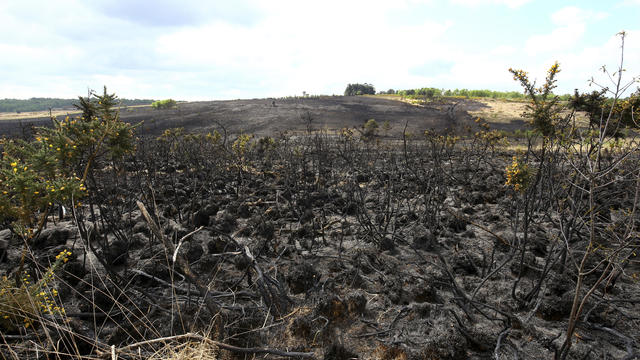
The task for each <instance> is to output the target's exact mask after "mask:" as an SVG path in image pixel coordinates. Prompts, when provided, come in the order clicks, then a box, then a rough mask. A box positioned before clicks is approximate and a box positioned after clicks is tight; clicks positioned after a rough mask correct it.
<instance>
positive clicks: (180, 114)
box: [0, 96, 524, 137]
mask: <svg viewBox="0 0 640 360" xmlns="http://www.w3.org/2000/svg"><path fill="white" fill-rule="evenodd" d="M274 102H275V106H274ZM456 104H457V105H456ZM453 105H455V107H454V106H453ZM523 106H524V105H523V103H517V102H504V101H503V102H501V101H492V102H483V101H482V100H473V99H449V100H446V99H445V100H442V101H437V102H432V103H429V104H427V105H426V106H416V105H411V104H408V103H405V102H401V101H397V100H396V99H395V98H385V97H384V96H376V97H363V96H352V97H344V96H322V97H306V98H304V97H302V98H283V99H253V100H231V101H209V102H191V103H181V104H179V105H178V107H177V108H175V109H168V110H154V109H152V108H150V107H148V106H130V107H124V108H122V109H121V110H120V116H121V118H122V119H123V120H124V121H127V122H130V123H140V122H143V125H142V126H141V129H140V130H139V132H140V133H141V134H148V135H159V134H161V133H162V131H164V130H165V129H168V128H174V127H183V128H185V130H186V131H187V132H203V133H206V132H208V131H213V130H214V129H218V130H219V126H220V125H222V126H224V127H225V128H226V129H227V131H229V133H232V134H239V133H243V132H244V133H250V134H255V135H260V136H264V135H275V134H278V133H281V132H283V131H289V132H291V131H293V132H306V130H307V127H306V120H303V119H302V117H303V116H306V115H307V114H308V115H310V116H311V119H312V122H311V126H312V127H313V128H314V129H316V130H323V129H328V130H333V131H335V130H339V129H341V128H343V127H349V128H352V127H357V128H360V127H362V125H363V124H364V123H365V122H366V121H367V120H369V119H375V120H376V121H377V122H378V124H380V125H382V124H383V123H384V122H385V121H388V122H389V124H390V125H391V129H390V130H389V131H388V132H387V133H385V134H381V135H390V136H394V137H398V136H400V135H401V134H402V132H403V130H404V125H405V123H407V125H408V128H407V130H408V131H410V132H412V133H414V134H419V133H422V132H423V131H424V130H425V129H437V130H443V129H446V128H454V127H459V128H462V127H463V126H464V125H471V124H473V120H474V119H475V117H477V116H478V115H483V114H484V113H489V112H498V113H499V114H502V113H503V112H504V111H505V109H506V111H508V112H509V115H508V117H505V116H503V115H499V116H493V115H492V116H487V117H485V118H486V120H487V121H488V123H489V124H490V125H491V126H492V128H495V129H503V130H512V129H517V128H523V125H524V120H523V119H522V118H521V117H517V116H516V115H515V114H516V113H520V109H521V108H522V107H523ZM452 108H453V113H452V114H450V112H451V110H452ZM67 114H74V113H73V112H69V113H67V112H65V111H58V112H56V113H55V114H54V115H56V116H57V117H58V118H63V117H64V116H66V115H67ZM17 116H19V117H20V118H19V119H18V118H16V117H17ZM454 120H455V124H454ZM49 123H50V120H49V114H48V112H42V113H35V114H25V113H23V114H15V113H0V133H2V134H7V135H11V136H19V135H20V134H21V133H22V132H23V129H24V131H28V128H29V127H30V126H31V125H37V126H42V125H47V124H49Z"/></svg>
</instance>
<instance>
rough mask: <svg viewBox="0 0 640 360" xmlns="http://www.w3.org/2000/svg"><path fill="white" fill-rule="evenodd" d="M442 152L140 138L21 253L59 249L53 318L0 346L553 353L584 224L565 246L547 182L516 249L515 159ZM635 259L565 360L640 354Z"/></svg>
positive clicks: (14, 254) (13, 252)
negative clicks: (508, 172) (191, 336)
mask: <svg viewBox="0 0 640 360" xmlns="http://www.w3.org/2000/svg"><path fill="white" fill-rule="evenodd" d="M364 101H366V100H364ZM438 141H439V140H438V138H437V137H436V138H433V139H432V140H428V141H427V140H411V141H410V142H409V143H408V146H407V148H406V149H403V148H397V147H395V146H388V145H387V144H385V143H379V144H375V142H363V141H360V140H358V139H345V138H339V137H332V136H326V135H318V136H312V137H309V138H307V137H294V138H290V137H289V138H288V137H282V138H279V140H278V141H277V143H276V146H274V147H265V146H264V144H263V145H260V144H257V145H256V146H255V147H252V148H251V150H250V151H249V152H248V153H246V154H244V155H243V156H242V157H236V156H234V155H233V154H232V152H230V151H229V149H223V148H220V147H219V146H218V145H215V144H211V143H207V142H202V141H201V139H200V140H199V139H196V138H193V137H192V138H189V139H187V138H185V139H184V140H182V141H179V142H174V143H168V142H164V141H156V140H155V139H142V140H141V142H140V144H139V146H138V149H137V153H136V155H135V156H134V157H132V158H130V159H128V160H126V161H125V162H124V163H123V164H121V165H118V166H116V167H115V168H114V167H113V166H108V167H103V168H102V169H101V170H99V171H96V172H95V174H94V176H92V177H90V178H91V179H92V180H91V181H90V182H89V183H88V184H87V185H88V187H89V188H90V193H91V194H92V196H91V197H90V198H86V199H83V203H84V205H83V206H82V207H81V208H79V209H78V214H77V219H73V218H70V217H67V218H65V219H63V220H62V221H57V220H55V219H54V218H53V217H52V218H51V219H50V220H49V224H48V226H47V227H46V229H45V231H44V232H43V233H42V234H40V235H39V236H38V237H37V238H36V239H35V240H34V241H33V242H32V244H31V247H30V253H29V256H28V257H27V261H26V264H25V266H24V268H25V269H27V270H28V271H29V272H30V273H31V274H32V277H33V278H38V277H39V276H41V274H42V272H43V270H44V269H45V268H46V265H47V264H48V263H49V262H50V261H53V260H54V257H55V255H56V254H58V253H59V252H60V251H61V250H62V249H71V250H72V251H73V256H72V259H71V261H69V262H68V263H67V264H66V265H65V266H64V268H63V271H61V272H59V273H58V274H57V280H56V285H55V286H56V288H57V289H58V290H59V293H60V295H59V300H58V301H59V303H60V305H62V306H64V308H65V309H66V315H65V316H60V315H54V316H48V317H45V320H46V321H41V322H40V323H36V324H35V329H34V330H31V329H24V328H21V327H18V328H17V329H14V331H12V332H5V333H4V334H3V335H2V336H4V337H5V338H4V340H3V341H2V343H4V344H2V343H0V351H1V353H2V354H3V356H4V357H6V358H12V359H15V358H20V359H27V358H33V359H35V358H47V357H46V355H44V354H46V351H45V350H47V351H53V350H55V351H58V352H70V353H72V354H79V355H82V356H87V357H88V356H96V355H102V356H103V357H104V356H110V346H111V345H113V346H114V351H117V352H118V354H119V356H121V357H123V358H135V359H140V358H149V357H150V356H151V354H153V353H155V352H157V351H159V350H160V348H161V345H162V344H164V343H169V344H173V345H174V346H175V345H176V343H174V342H171V341H170V340H166V341H163V342H158V343H154V342H148V341H149V340H154V339H157V338H163V337H167V336H174V335H177V334H184V333H189V332H197V333H200V334H205V335H206V336H208V337H209V338H212V339H216V340H218V341H221V342H223V343H225V344H229V345H233V346H236V347H241V348H244V349H247V348H250V349H254V350H255V349H256V348H260V349H264V348H267V349H271V350H274V349H277V350H281V351H288V352H297V353H304V354H306V356H312V357H313V358H316V359H345V360H346V359H353V358H359V359H387V360H388V359H496V358H497V359H514V358H519V359H542V358H544V359H550V358H553V357H554V354H555V353H556V351H557V350H558V349H559V348H560V347H561V345H562V342H563V340H564V338H565V333H566V328H567V321H568V318H569V313H570V310H571V304H572V299H573V293H574V291H575V288H576V268H575V266H574V263H575V261H577V259H576V258H575V257H580V256H582V255H580V254H581V253H580V251H581V250H583V249H585V248H586V240H585V237H587V235H586V234H585V233H584V227H578V228H577V229H576V233H575V236H574V237H573V238H572V239H571V240H568V241H569V242H568V243H567V244H568V245H567V244H565V243H564V242H563V241H562V240H561V238H560V234H559V231H558V225H557V223H556V222H555V221H557V220H558V219H559V217H558V216H559V212H558V211H559V210H556V209H554V208H553V207H552V206H551V205H550V204H553V201H552V202H548V201H547V200H552V198H549V197H548V195H549V194H551V193H553V192H552V191H543V192H541V194H542V195H540V196H541V198H540V202H539V203H534V204H537V205H535V206H534V205H532V206H533V208H532V209H531V213H530V214H529V216H530V218H529V220H530V224H529V226H528V228H527V231H526V234H527V237H524V238H523V236H524V235H523V232H522V231H523V229H522V224H521V222H517V221H514V219H517V218H520V219H521V218H522V216H523V212H522V211H523V210H522V207H520V206H521V204H522V201H523V197H522V196H521V194H519V193H516V192H514V191H513V190H510V189H509V188H507V187H505V185H504V184H505V176H504V167H505V165H506V164H507V163H508V162H510V160H511V159H510V156H511V154H507V153H501V152H499V151H495V149H494V148H493V147H491V146H489V145H487V144H484V145H483V144H481V143H477V142H474V143H465V144H463V146H461V147H448V146H443V144H442V143H438ZM405 150H406V151H405ZM629 173H631V172H629ZM565 177H566V176H564V175H562V174H558V177H557V178H556V179H555V180H554V181H556V182H555V183H553V182H551V183H548V186H552V189H555V190H554V191H562V186H560V185H558V186H557V187H553V186H555V185H554V184H560V182H561V181H562V179H563V178H565ZM631 183H633V180H632V181H631ZM628 185H629V184H626V185H625V184H621V185H619V188H617V191H616V192H615V193H614V194H615V196H608V199H609V201H615V204H616V207H617V208H619V209H625V208H628V207H629V206H630V205H629V199H630V198H633V196H632V193H633V191H634V186H628ZM630 194H631V195H630ZM545 199H547V200H545ZM137 201H141V202H142V203H143V204H144V206H145V207H146V208H147V209H148V210H149V212H150V213H151V217H152V218H153V222H157V223H158V226H159V228H160V229H159V231H158V233H156V232H154V231H152V230H151V226H150V223H149V222H148V221H147V220H146V219H145V217H144V216H143V214H142V213H141V210H140V208H139V206H138V205H137ZM574 201H575V203H576V204H580V203H581V201H583V200H581V198H580V197H576V198H574ZM611 204H614V203H611ZM611 211H613V210H611ZM613 214H614V213H613V212H612V213H610V214H609V213H607V215H606V216H610V217H611V218H613ZM565 215H566V214H565ZM76 220H77V221H76ZM603 228H604V227H603ZM194 231H195V233H194ZM603 231H605V230H603ZM606 231H609V230H606ZM0 236H1V238H0V244H2V243H4V244H5V246H4V247H5V248H6V249H5V255H6V256H3V261H2V262H1V263H0V272H2V274H6V275H8V276H13V275H14V274H15V272H16V271H18V269H20V261H21V260H20V259H21V254H22V243H21V241H20V240H18V239H16V238H15V237H12V236H11V234H10V233H9V232H8V230H3V231H2V232H0ZM523 239H528V240H523ZM165 241H169V242H170V243H171V244H173V245H171V246H169V245H166V243H164V242H165ZM603 241H605V243H604V244H609V245H611V246H613V243H607V242H606V241H609V240H603ZM565 246H569V247H570V249H571V252H570V254H569V256H566V257H563V255H562V254H563V252H562V250H563V249H564V247H565ZM172 247H178V250H177V251H176V250H174V249H172ZM174 254H177V255H174ZM629 256H631V255H629ZM174 257H175V259H177V260H174ZM634 258H635V254H634V257H630V258H629V259H630V260H631V262H628V264H627V265H624V268H623V269H624V271H623V272H622V273H620V275H621V276H619V278H617V281H613V282H607V284H606V286H605V284H601V286H596V287H595V288H594V289H595V290H594V294H593V296H592V297H591V298H590V299H588V301H586V303H585V310H584V313H583V314H584V316H583V317H582V321H580V322H579V324H578V327H577V328H576V331H575V334H572V335H571V338H572V341H573V346H572V348H571V352H570V353H569V356H568V357H567V358H568V359H603V358H608V359H622V358H625V359H633V358H637V355H638V341H639V340H640V339H638V334H640V316H639V315H638V314H640V308H639V307H640V301H638V295H639V294H640V284H639V283H638V281H637V279H636V276H637V273H638V272H639V271H640V267H639V266H638V264H637V262H636V261H635V260H633V259H634ZM600 259H601V258H600V257H598V255H594V258H591V263H592V264H597V262H598V261H600ZM184 264H187V265H186V267H185V265H184ZM599 274H600V273H599V272H598V271H594V272H593V273H591V274H589V275H588V276H586V277H585V279H584V282H585V286H588V287H590V286H593V285H594V284H595V282H596V280H597V278H598V277H599ZM634 274H635V275H634ZM538 285H540V286H538ZM199 287H200V288H199ZM199 289H200V290H203V289H204V291H203V292H200V291H199ZM45 329H47V330H48V332H44V330H45ZM140 342H142V345H138V346H136V347H134V348H129V347H128V346H131V345H132V344H134V343H140ZM138 349H139V351H140V352H138ZM38 354H39V355H38ZM137 354H140V355H137ZM38 356H39V357H38ZM216 356H217V358H221V359H229V358H233V359H244V358H252V356H253V355H246V354H245V353H242V352H239V351H237V350H236V351H230V352H227V351H221V350H220V351H216ZM261 356H263V355H258V358H260V357H261ZM77 357H78V356H76V358H77ZM51 358H54V357H53V356H52V357H51Z"/></svg>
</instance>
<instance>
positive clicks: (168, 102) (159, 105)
mask: <svg viewBox="0 0 640 360" xmlns="http://www.w3.org/2000/svg"><path fill="white" fill-rule="evenodd" d="M177 104H178V103H177V102H176V101H175V100H173V99H165V100H158V101H154V102H153V103H151V107H152V108H154V109H157V110H162V109H172V108H174V107H176V106H177Z"/></svg>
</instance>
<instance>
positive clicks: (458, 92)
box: [382, 87, 572, 101]
mask: <svg viewBox="0 0 640 360" xmlns="http://www.w3.org/2000/svg"><path fill="white" fill-rule="evenodd" d="M382 93H385V92H382ZM394 93H395V94H398V95H400V96H405V97H409V98H411V97H414V98H423V97H427V98H434V97H442V96H445V97H477V98H492V99H524V98H525V96H524V94H523V93H521V92H518V91H493V90H486V89H481V90H469V89H455V90H445V89H437V88H430V87H425V88H419V89H408V90H398V91H397V92H395V91H394V90H393V89H389V90H388V91H387V92H386V94H394ZM571 97H572V96H571V94H564V95H559V98H560V100H564V101H568V100H570V99H571Z"/></svg>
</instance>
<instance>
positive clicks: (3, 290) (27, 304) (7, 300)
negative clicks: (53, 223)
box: [0, 250, 71, 332]
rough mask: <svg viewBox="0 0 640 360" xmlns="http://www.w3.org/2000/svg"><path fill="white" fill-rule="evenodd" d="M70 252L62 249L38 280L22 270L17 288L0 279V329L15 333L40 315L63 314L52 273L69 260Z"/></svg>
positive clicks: (32, 322)
mask: <svg viewBox="0 0 640 360" xmlns="http://www.w3.org/2000/svg"><path fill="white" fill-rule="evenodd" d="M69 256H71V251H68V250H63V251H61V252H60V253H59V254H58V255H56V261H55V262H54V263H53V264H52V265H51V266H50V267H49V268H48V269H47V271H46V272H45V273H44V274H43V275H42V277H41V278H40V279H39V280H35V281H34V280H33V279H32V278H31V275H29V274H28V273H27V272H26V271H24V272H23V273H22V276H21V282H22V284H21V285H20V286H17V287H16V283H15V281H13V279H9V278H7V277H6V276H4V277H2V278H1V279H0V329H2V330H3V331H10V332H11V331H15V330H16V329H17V328H18V327H20V326H24V327H27V328H28V327H33V326H34V325H35V324H36V323H37V322H38V321H39V319H41V318H42V316H43V315H64V314H65V309H64V307H63V306H62V304H61V302H60V301H58V300H57V297H58V290H57V289H56V286H55V273H56V271H58V270H59V269H60V268H61V267H62V265H63V264H64V263H66V262H67V261H69Z"/></svg>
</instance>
